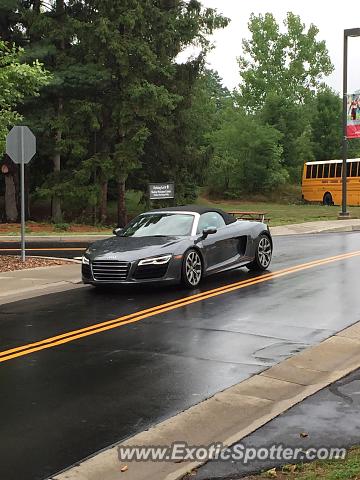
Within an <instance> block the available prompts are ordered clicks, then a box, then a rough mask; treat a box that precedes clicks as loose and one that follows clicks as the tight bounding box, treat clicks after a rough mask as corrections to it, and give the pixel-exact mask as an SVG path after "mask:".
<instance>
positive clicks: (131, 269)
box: [82, 258, 182, 285]
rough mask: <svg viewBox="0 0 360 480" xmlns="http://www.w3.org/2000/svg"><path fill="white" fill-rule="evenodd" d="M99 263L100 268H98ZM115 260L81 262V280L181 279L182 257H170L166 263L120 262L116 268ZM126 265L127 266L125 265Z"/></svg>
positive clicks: (137, 281) (98, 282)
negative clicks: (140, 264) (139, 264)
mask: <svg viewBox="0 0 360 480" xmlns="http://www.w3.org/2000/svg"><path fill="white" fill-rule="evenodd" d="M99 264H100V265H101V270H99ZM114 264H116V261H111V262H108V264H107V265H106V259H97V258H96V259H93V260H90V264H89V265H86V264H82V281H83V283H85V284H92V285H106V284H108V285H114V284H120V285H131V284H144V283H162V282H166V283H178V282H180V280H181V267H182V259H175V258H172V259H171V260H170V262H169V263H168V264H166V265H156V266H155V265H146V266H138V262H121V261H118V264H122V266H121V267H120V268H118V272H121V274H117V269H116V268H115V267H114ZM125 264H127V265H128V267H126V266H125Z"/></svg>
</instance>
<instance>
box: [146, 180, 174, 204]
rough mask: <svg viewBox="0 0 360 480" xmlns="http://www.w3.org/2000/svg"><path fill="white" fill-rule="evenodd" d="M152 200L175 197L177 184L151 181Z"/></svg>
mask: <svg viewBox="0 0 360 480" xmlns="http://www.w3.org/2000/svg"><path fill="white" fill-rule="evenodd" d="M149 196H150V200H164V199H167V198H175V184H174V183H173V182H168V183H150V184H149Z"/></svg>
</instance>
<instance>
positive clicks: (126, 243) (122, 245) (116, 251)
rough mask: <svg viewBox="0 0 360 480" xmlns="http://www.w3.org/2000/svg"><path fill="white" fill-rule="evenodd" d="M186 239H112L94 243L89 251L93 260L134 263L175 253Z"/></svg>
mask: <svg viewBox="0 0 360 480" xmlns="http://www.w3.org/2000/svg"><path fill="white" fill-rule="evenodd" d="M184 240H185V239H184V237H170V236H169V237H117V236H114V237H111V238H108V239H106V240H99V241H97V242H95V243H93V244H92V245H91V246H90V247H89V250H88V256H89V257H90V259H91V260H95V259H106V258H109V259H110V258H111V259H112V260H123V261H129V262H131V261H134V260H139V259H141V258H147V257H152V256H154V255H165V254H167V253H174V252H175V250H176V248H177V246H178V244H179V243H181V242H182V241H184Z"/></svg>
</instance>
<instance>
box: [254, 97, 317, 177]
mask: <svg viewBox="0 0 360 480" xmlns="http://www.w3.org/2000/svg"><path fill="white" fill-rule="evenodd" d="M258 118H259V121H261V122H262V123H265V124H267V125H271V126H272V127H274V128H276V130H277V131H278V132H279V133H280V145H281V147H282V150H283V162H284V166H285V167H286V169H287V171H288V173H289V175H290V179H291V181H293V182H298V181H299V180H300V178H301V177H300V175H301V171H302V166H303V164H304V162H305V161H311V160H314V154H313V151H312V146H313V144H312V129H311V118H312V110H311V108H310V107H309V106H308V105H303V104H297V103H294V102H291V101H289V100H288V99H287V98H285V97H283V96H280V95H279V94H276V93H270V94H269V95H268V96H267V98H266V100H265V102H264V105H263V108H262V110H261V112H260V113H259V114H258Z"/></svg>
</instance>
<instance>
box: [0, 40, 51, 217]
mask: <svg viewBox="0 0 360 480" xmlns="http://www.w3.org/2000/svg"><path fill="white" fill-rule="evenodd" d="M22 53H23V51H22V50H21V49H18V48H16V47H15V46H11V45H8V44H6V43H5V42H3V41H2V40H0V155H1V154H3V153H4V150H5V141H6V135H7V133H8V131H9V129H10V128H11V127H12V126H13V125H14V124H18V123H19V122H20V121H21V120H22V118H23V117H22V115H21V113H20V108H21V104H23V103H24V101H25V100H26V99H27V98H29V97H30V96H36V95H38V92H39V89H40V88H41V86H43V85H45V84H46V83H47V82H48V81H49V75H48V74H47V72H46V71H45V70H44V69H43V67H42V65H41V64H40V63H39V62H37V61H35V62H32V63H30V64H28V63H23V62H22V61H21V56H22ZM5 162H6V174H5V218H6V219H7V220H8V221H10V222H15V221H16V220H17V217H18V206H17V168H16V166H15V165H14V164H13V163H12V162H11V161H9V160H8V159H6V160H5Z"/></svg>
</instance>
